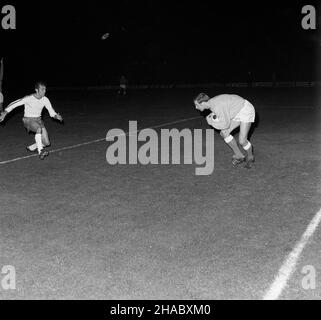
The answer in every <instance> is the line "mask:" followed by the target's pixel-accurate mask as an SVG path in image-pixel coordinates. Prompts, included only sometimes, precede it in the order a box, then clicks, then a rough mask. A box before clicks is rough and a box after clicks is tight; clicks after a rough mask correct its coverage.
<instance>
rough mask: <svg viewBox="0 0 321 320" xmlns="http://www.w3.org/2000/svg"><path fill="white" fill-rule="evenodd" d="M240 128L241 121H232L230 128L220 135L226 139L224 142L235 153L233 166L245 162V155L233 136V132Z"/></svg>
mask: <svg viewBox="0 0 321 320" xmlns="http://www.w3.org/2000/svg"><path fill="white" fill-rule="evenodd" d="M239 126H240V122H239V121H234V120H232V121H231V125H230V127H229V128H228V129H226V130H222V131H221V133H220V135H221V137H222V138H223V139H224V141H225V142H226V143H227V144H228V145H229V147H230V148H231V149H232V150H233V152H234V155H233V161H232V163H233V165H236V164H238V163H240V162H243V161H244V155H243V153H242V151H241V150H240V148H239V146H238V144H237V142H236V140H235V138H234V137H233V136H232V135H231V132H232V131H233V130H235V129H236V128H237V127H239Z"/></svg>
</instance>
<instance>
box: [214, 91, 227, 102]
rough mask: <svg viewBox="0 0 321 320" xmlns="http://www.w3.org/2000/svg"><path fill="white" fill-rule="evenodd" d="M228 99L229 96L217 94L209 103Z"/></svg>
mask: <svg viewBox="0 0 321 320" xmlns="http://www.w3.org/2000/svg"><path fill="white" fill-rule="evenodd" d="M228 97H229V94H226V93H222V94H219V95H217V96H214V97H213V98H211V99H210V100H209V101H211V102H220V101H223V100H226V99H228Z"/></svg>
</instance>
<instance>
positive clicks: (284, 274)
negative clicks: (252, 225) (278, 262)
mask: <svg viewBox="0 0 321 320" xmlns="http://www.w3.org/2000/svg"><path fill="white" fill-rule="evenodd" d="M320 221H321V209H320V210H319V211H318V212H317V213H316V214H315V216H314V217H313V219H312V220H311V222H310V224H309V225H308V227H307V229H306V230H305V232H304V233H303V235H302V237H301V239H300V241H299V242H298V243H297V244H296V246H295V247H294V249H293V250H292V251H291V253H290V254H289V255H288V257H287V259H286V260H285V262H284V263H283V265H282V267H281V269H280V270H279V272H278V274H277V276H276V277H275V280H274V282H273V283H272V285H271V286H270V288H269V290H268V291H267V292H266V294H265V295H264V297H263V300H276V299H278V298H279V297H280V295H281V294H282V291H283V289H284V288H285V287H286V285H287V282H288V280H289V279H290V277H291V275H292V274H293V272H294V271H295V269H296V265H297V263H298V261H299V258H300V255H301V253H302V251H303V249H304V247H305V246H306V244H307V243H308V241H309V240H310V238H311V237H312V236H313V233H314V232H315V230H316V229H317V227H318V225H319V223H320Z"/></svg>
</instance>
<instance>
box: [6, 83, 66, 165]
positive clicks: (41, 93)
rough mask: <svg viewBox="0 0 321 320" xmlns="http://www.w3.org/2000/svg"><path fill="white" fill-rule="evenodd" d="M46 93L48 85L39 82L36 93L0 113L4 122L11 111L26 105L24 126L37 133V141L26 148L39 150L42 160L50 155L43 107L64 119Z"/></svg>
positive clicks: (57, 117)
mask: <svg viewBox="0 0 321 320" xmlns="http://www.w3.org/2000/svg"><path fill="white" fill-rule="evenodd" d="M45 94H46V85H45V84H44V83H43V82H37V83H36V85H35V93H34V94H31V95H28V96H25V97H24V98H22V99H19V100H16V101H14V102H12V103H10V104H9V105H8V106H7V108H5V110H4V111H3V112H2V113H1V114H0V122H2V121H3V120H4V118H5V117H6V115H7V114H8V113H9V112H10V111H12V110H13V109H15V108H17V107H19V106H22V105H24V117H23V119H22V121H23V124H24V127H25V128H26V130H27V132H28V133H29V132H30V131H31V132H33V133H34V134H35V143H34V144H32V145H31V146H28V147H26V148H27V150H28V151H30V152H37V151H38V154H39V159H41V160H43V159H44V158H45V157H46V156H48V154H49V152H48V151H45V147H47V146H49V145H50V141H49V136H48V132H47V130H46V128H45V125H44V123H43V121H42V119H41V113H42V109H43V108H44V107H45V108H46V109H47V110H48V112H49V114H50V116H51V117H52V118H54V119H56V120H59V121H61V122H62V121H63V120H62V117H61V115H60V114H59V113H57V112H56V111H55V110H54V109H53V108H52V106H51V103H50V101H49V99H48V98H47V97H46V96H45Z"/></svg>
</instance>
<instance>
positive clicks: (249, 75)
mask: <svg viewBox="0 0 321 320" xmlns="http://www.w3.org/2000/svg"><path fill="white" fill-rule="evenodd" d="M253 81H254V78H253V74H252V72H251V71H248V72H247V86H248V87H249V88H252V86H253Z"/></svg>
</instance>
